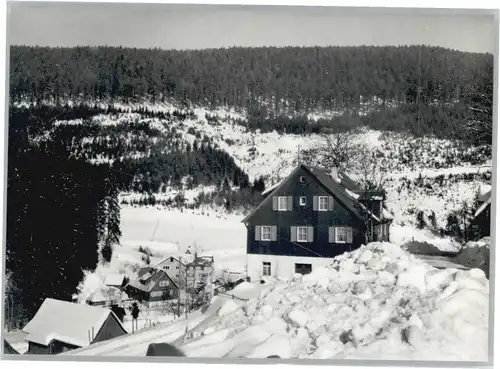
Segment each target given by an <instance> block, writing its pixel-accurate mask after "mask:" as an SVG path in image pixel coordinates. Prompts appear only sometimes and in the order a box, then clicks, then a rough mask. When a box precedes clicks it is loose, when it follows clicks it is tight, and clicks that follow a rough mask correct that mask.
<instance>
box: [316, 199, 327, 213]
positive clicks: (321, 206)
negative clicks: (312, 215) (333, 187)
mask: <svg viewBox="0 0 500 369" xmlns="http://www.w3.org/2000/svg"><path fill="white" fill-rule="evenodd" d="M327 210H328V196H318V211H327Z"/></svg>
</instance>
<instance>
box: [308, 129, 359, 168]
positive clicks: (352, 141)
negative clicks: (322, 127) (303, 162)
mask: <svg viewBox="0 0 500 369" xmlns="http://www.w3.org/2000/svg"><path fill="white" fill-rule="evenodd" d="M358 133H359V131H358V130H357V129H353V130H339V129H336V128H332V129H329V130H327V131H326V132H323V133H321V134H320V135H321V137H322V138H323V143H322V144H321V145H319V146H318V147H316V148H313V149H311V150H309V152H308V153H307V155H308V156H309V158H308V161H312V159H313V158H314V159H315V160H318V161H319V162H320V163H321V165H322V166H323V167H325V168H332V167H337V168H338V169H340V170H346V169H347V168H349V166H350V165H351V163H352V160H353V153H355V152H356V150H357V146H358V144H357V143H356V138H357V137H356V136H357V134H358Z"/></svg>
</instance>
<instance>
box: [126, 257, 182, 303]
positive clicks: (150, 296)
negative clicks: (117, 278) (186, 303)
mask: <svg viewBox="0 0 500 369" xmlns="http://www.w3.org/2000/svg"><path fill="white" fill-rule="evenodd" d="M125 292H126V293H127V295H128V296H129V297H130V298H132V299H135V300H137V301H139V302H141V303H143V304H145V305H146V306H148V307H155V306H161V304H163V302H164V301H166V300H172V299H177V298H178V297H179V287H178V285H177V284H176V283H175V282H174V281H173V280H172V279H171V278H170V277H169V276H168V274H167V273H166V272H165V271H164V270H162V269H156V268H151V267H147V268H142V269H141V270H139V273H138V276H137V279H132V280H130V281H129V282H128V284H127V285H126V286H125Z"/></svg>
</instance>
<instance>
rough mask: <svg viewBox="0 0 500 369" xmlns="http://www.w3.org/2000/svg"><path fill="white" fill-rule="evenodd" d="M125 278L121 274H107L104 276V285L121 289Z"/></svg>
mask: <svg viewBox="0 0 500 369" xmlns="http://www.w3.org/2000/svg"><path fill="white" fill-rule="evenodd" d="M126 282H127V278H126V277H125V276H124V275H122V274H109V275H108V276H106V280H105V281H104V283H105V284H106V286H108V287H115V288H118V289H121V288H123V287H124V286H125V284H126Z"/></svg>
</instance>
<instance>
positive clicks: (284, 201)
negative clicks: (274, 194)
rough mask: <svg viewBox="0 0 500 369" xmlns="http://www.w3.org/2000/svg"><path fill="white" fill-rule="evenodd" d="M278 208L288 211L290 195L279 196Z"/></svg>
mask: <svg viewBox="0 0 500 369" xmlns="http://www.w3.org/2000/svg"><path fill="white" fill-rule="evenodd" d="M278 210H279V211H287V210H288V197H286V196H278Z"/></svg>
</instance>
